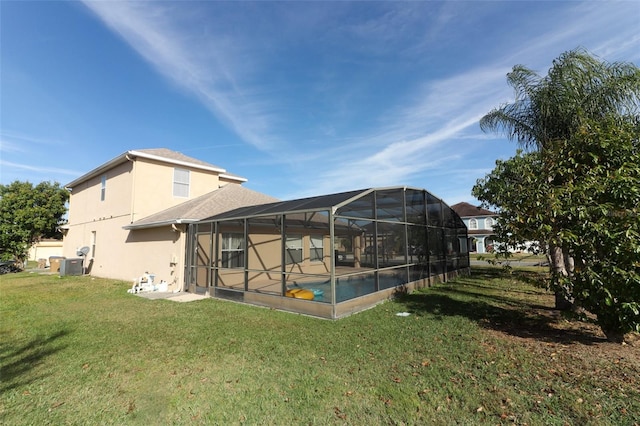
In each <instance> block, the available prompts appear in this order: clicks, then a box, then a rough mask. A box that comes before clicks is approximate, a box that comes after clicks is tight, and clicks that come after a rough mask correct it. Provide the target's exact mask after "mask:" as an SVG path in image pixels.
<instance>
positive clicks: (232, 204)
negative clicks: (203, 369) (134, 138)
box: [63, 149, 276, 290]
mask: <svg viewBox="0 0 640 426" xmlns="http://www.w3.org/2000/svg"><path fill="white" fill-rule="evenodd" d="M243 182H246V179H245V178H242V177H240V176H236V175H233V174H231V173H228V172H227V171H226V170H225V169H223V168H221V167H218V166H215V165H212V164H209V163H206V162H203V161H200V160H197V159H195V158H191V157H188V156H186V155H183V154H181V153H178V152H175V151H171V150H169V149H141V150H133V151H127V152H125V153H123V154H121V155H119V156H118V157H116V158H114V159H112V160H110V161H108V162H106V163H104V164H102V165H101V166H99V167H97V168H95V169H94V170H92V171H90V172H88V173H86V174H85V175H83V176H81V177H79V178H78V179H76V180H74V181H72V182H70V183H68V184H67V185H66V187H67V188H68V189H69V190H70V199H69V217H68V219H69V220H68V224H67V225H65V226H64V227H63V228H64V231H65V232H64V234H65V236H64V250H63V255H64V256H65V257H67V258H70V257H78V256H77V251H78V249H80V248H82V247H88V248H89V252H88V254H87V258H86V259H85V268H86V271H87V272H88V273H90V274H91V275H94V276H98V277H108V278H116V279H123V280H127V281H132V280H134V279H136V278H137V277H140V276H141V275H143V274H144V273H145V272H149V273H153V274H155V276H156V280H157V281H159V280H164V281H166V282H167V283H168V284H169V288H170V289H172V290H182V289H183V283H184V268H185V265H184V259H185V246H186V240H185V233H186V231H187V229H188V224H189V223H192V222H195V221H198V220H200V219H203V218H207V217H210V216H212V215H215V214H219V213H221V212H224V211H226V210H229V209H234V208H238V207H243V206H245V205H255V204H261V203H267V202H273V201H276V199H275V198H273V197H269V196H267V195H264V194H260V193H258V192H255V191H251V190H249V189H246V188H244V187H242V186H241V184H242V183H243Z"/></svg>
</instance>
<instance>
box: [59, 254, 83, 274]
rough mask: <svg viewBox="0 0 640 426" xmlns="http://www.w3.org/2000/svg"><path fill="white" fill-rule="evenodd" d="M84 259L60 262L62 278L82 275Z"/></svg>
mask: <svg viewBox="0 0 640 426" xmlns="http://www.w3.org/2000/svg"><path fill="white" fill-rule="evenodd" d="M82 260H83V259H82V258H77V259H62V260H61V261H60V276H61V277H64V276H65V275H82V272H83V271H82Z"/></svg>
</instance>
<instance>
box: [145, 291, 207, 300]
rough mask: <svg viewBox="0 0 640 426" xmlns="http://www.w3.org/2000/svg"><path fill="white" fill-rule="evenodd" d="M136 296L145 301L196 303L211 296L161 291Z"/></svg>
mask: <svg viewBox="0 0 640 426" xmlns="http://www.w3.org/2000/svg"><path fill="white" fill-rule="evenodd" d="M136 296H140V297H144V298H145V299H150V300H157V299H166V300H171V301H173V302H194V301H196V300H203V299H209V296H206V295H204V294H194V293H186V292H183V293H173V292H161V291H148V292H145V293H136Z"/></svg>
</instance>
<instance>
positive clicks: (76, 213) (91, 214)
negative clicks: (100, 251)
mask: <svg viewBox="0 0 640 426" xmlns="http://www.w3.org/2000/svg"><path fill="white" fill-rule="evenodd" d="M131 172H132V164H131V163H129V162H127V163H123V164H120V165H118V166H117V167H115V168H114V169H111V170H108V171H107V172H105V173H104V174H103V175H100V176H96V177H94V178H92V179H89V180H88V181H86V182H83V183H82V184H80V185H78V186H77V187H75V188H72V193H71V199H70V200H69V223H71V224H76V225H77V224H82V223H88V222H94V221H97V220H104V219H107V218H117V217H128V215H129V212H130V208H131V196H132V191H131V181H132V173H131ZM102 176H106V186H105V196H104V200H102V199H101V187H102Z"/></svg>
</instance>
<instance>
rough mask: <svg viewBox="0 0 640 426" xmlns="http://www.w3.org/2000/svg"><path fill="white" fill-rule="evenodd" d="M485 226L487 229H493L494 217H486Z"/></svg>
mask: <svg viewBox="0 0 640 426" xmlns="http://www.w3.org/2000/svg"><path fill="white" fill-rule="evenodd" d="M484 227H485V228H486V229H491V228H493V219H492V218H490V217H488V218H486V219H485V220H484Z"/></svg>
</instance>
